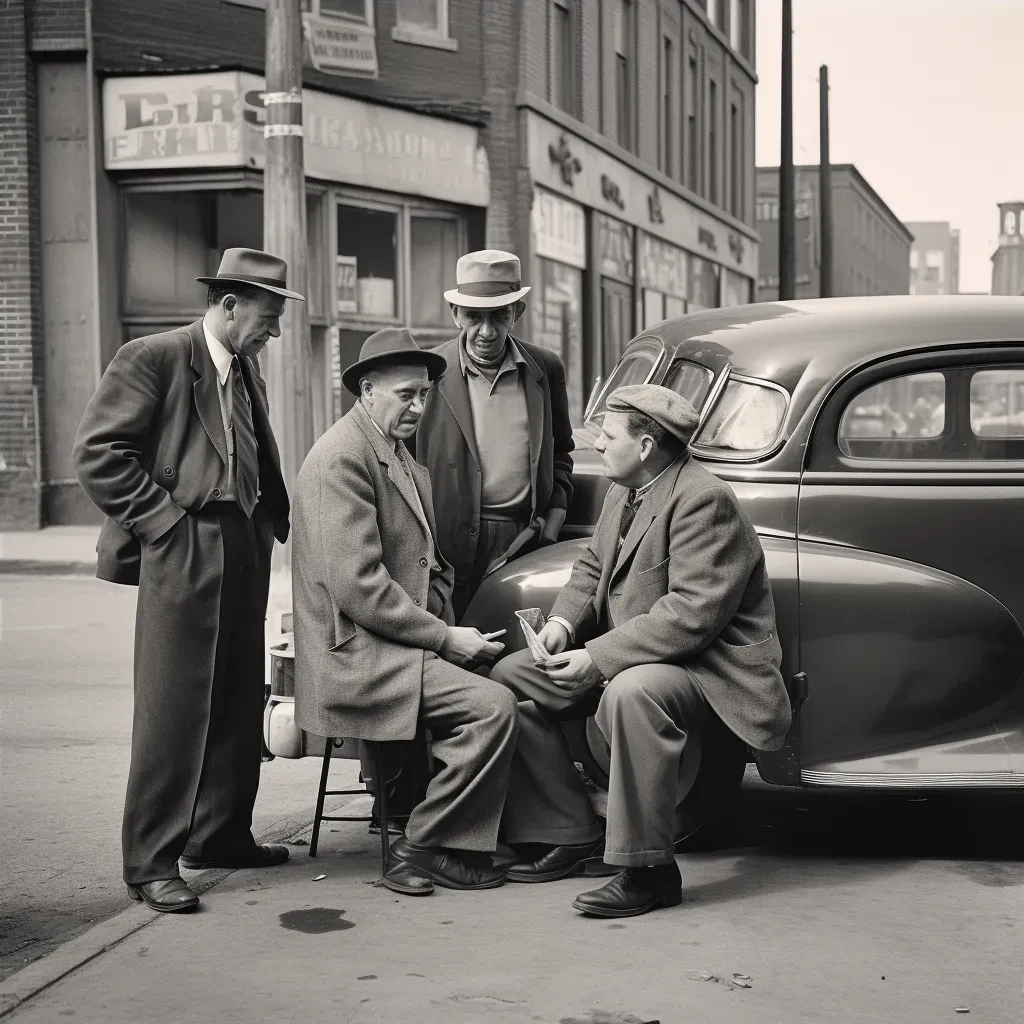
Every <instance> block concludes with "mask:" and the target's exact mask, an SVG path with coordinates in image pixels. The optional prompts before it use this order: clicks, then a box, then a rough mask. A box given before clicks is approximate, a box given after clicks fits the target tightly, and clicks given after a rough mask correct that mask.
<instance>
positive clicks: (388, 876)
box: [381, 845, 434, 896]
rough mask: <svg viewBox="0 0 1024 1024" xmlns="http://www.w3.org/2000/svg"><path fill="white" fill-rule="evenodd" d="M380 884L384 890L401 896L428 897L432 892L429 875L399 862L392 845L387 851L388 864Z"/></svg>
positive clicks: (411, 865)
mask: <svg viewBox="0 0 1024 1024" xmlns="http://www.w3.org/2000/svg"><path fill="white" fill-rule="evenodd" d="M381 882H383V884H384V886H385V888H388V889H390V890H391V891H392V892H397V893H399V894H400V895H402V896H429V895H430V894H431V893H432V892H433V891H434V883H433V882H432V881H431V879H430V875H428V874H427V873H426V872H425V871H423V870H421V869H420V868H418V867H416V865H415V864H410V863H408V862H407V861H404V860H399V859H398V858H397V857H396V856H395V847H394V846H393V845H392V846H391V847H390V848H389V849H388V862H387V866H386V868H385V870H384V875H383V877H382V878H381Z"/></svg>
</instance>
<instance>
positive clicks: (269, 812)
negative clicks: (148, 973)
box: [0, 575, 352, 979]
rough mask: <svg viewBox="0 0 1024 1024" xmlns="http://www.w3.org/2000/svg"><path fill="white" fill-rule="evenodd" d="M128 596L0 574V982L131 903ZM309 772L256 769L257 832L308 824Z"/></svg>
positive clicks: (282, 764) (298, 764)
mask: <svg viewBox="0 0 1024 1024" xmlns="http://www.w3.org/2000/svg"><path fill="white" fill-rule="evenodd" d="M135 598H136V590H135V589H134V588H133V587H121V586H115V585H113V584H110V583H103V582H101V581H99V580H96V579H91V578H89V577H85V576H78V577H52V576H4V575H0V709H2V714H0V758H2V760H0V819H2V822H3V826H2V828H0V863H2V864H3V869H2V870H0V979H3V978H5V977H7V976H8V975H10V974H11V973H12V972H14V971H17V970H19V969H20V968H22V967H24V966H25V964H26V963H28V962H30V961H32V960H35V959H37V958H38V957H40V956H43V955H45V954H46V953H49V952H50V951H51V950H52V949H53V948H55V946H56V945H58V944H59V943H61V942H64V941H67V940H68V939H70V938H73V937H74V936H75V935H77V934H79V933H80V932H82V931H84V930H85V929H87V928H88V927H90V925H91V924H93V923H95V922H97V921H101V920H103V919H104V918H107V917H109V916H110V915H111V914H115V913H117V912H118V911H120V910H122V909H124V908H125V907H127V906H129V905H130V900H129V899H128V897H127V895H126V892H125V887H124V885H123V884H122V882H121V807H122V800H123V797H124V787H125V782H126V780H127V775H128V758H129V749H130V740H131V714H132V640H133V630H134V622H135ZM341 763H342V764H344V765H351V764H352V762H348V761H345V762H341ZM337 776H338V778H342V777H343V770H340V769H339V770H337ZM318 778H319V762H318V760H317V759H316V758H307V759H305V760H302V761H282V760H275V761H271V762H268V763H267V764H265V765H264V766H263V778H262V784H261V787H260V795H259V799H258V801H257V804H256V815H255V820H254V823H253V828H254V832H255V834H256V835H257V836H260V834H261V833H262V832H264V831H265V830H266V829H268V828H270V827H271V826H276V825H281V826H282V828H281V829H279V830H278V831H277V835H278V836H280V835H285V834H287V833H288V829H287V823H288V822H289V821H293V822H294V828H298V827H299V826H301V825H302V824H303V823H304V822H305V821H308V820H309V819H311V818H312V813H313V806H314V803H315V799H316V788H317V782H318ZM333 779H334V775H333V774H332V782H333ZM325 827H326V826H325ZM294 828H293V829H292V830H293V831H294Z"/></svg>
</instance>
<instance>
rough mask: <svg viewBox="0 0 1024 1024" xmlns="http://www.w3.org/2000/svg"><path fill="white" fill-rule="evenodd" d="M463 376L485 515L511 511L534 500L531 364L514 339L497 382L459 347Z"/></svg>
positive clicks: (507, 351)
mask: <svg viewBox="0 0 1024 1024" xmlns="http://www.w3.org/2000/svg"><path fill="white" fill-rule="evenodd" d="M459 359H460V363H461V366H462V375H463V377H464V378H465V380H466V388H467V390H468V391H469V405H470V409H471V410H472V413H473V432H474V433H475V434H476V447H477V454H478V455H479V458H480V511H481V513H487V512H511V511H514V510H517V509H519V508H521V507H522V506H524V505H525V504H526V503H527V502H529V500H530V476H531V474H530V418H529V413H528V411H527V407H526V389H525V386H524V383H523V372H524V370H525V367H526V360H525V359H524V358H523V354H522V352H520V351H519V348H518V346H517V345H516V343H515V342H514V341H513V340H512V339H511V338H509V339H508V348H507V350H506V353H505V361H504V362H503V363H502V364H501V366H500V367H499V368H498V372H497V373H496V374H495V375H494V379H493V380H491V379H488V377H487V375H486V374H485V373H483V371H482V370H481V369H480V368H479V367H478V366H477V365H476V364H475V363H474V362H473V359H472V357H471V356H470V355H469V354H468V353H467V352H466V346H465V343H463V344H462V345H460V346H459Z"/></svg>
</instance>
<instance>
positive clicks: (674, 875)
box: [572, 861, 683, 917]
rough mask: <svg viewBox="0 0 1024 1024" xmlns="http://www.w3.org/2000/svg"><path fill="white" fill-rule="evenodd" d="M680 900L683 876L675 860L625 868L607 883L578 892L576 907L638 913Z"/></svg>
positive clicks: (602, 914)
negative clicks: (587, 890)
mask: <svg viewBox="0 0 1024 1024" xmlns="http://www.w3.org/2000/svg"><path fill="white" fill-rule="evenodd" d="M682 902H683V879H682V876H681V875H680V874H679V867H678V865H677V864H676V862H675V861H673V862H672V863H671V864H659V865H657V866H656V867H649V868H626V870H625V871H622V872H621V873H620V874H618V875H616V876H615V877H614V878H613V879H612V880H611V881H610V882H609V883H608V884H607V885H603V886H601V888H600V889H593V890H591V891H590V892H584V893H580V895H579V896H577V897H576V899H574V900H573V901H572V905H573V906H574V907H575V908H576V909H577V910H582V911H583V913H584V914H592V915H593V916H594V917H637V916H638V915H640V914H646V913H647V912H648V911H651V910H657V909H658V908H659V907H678V906H679V904H680V903H682Z"/></svg>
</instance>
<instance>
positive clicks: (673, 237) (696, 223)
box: [527, 110, 758, 278]
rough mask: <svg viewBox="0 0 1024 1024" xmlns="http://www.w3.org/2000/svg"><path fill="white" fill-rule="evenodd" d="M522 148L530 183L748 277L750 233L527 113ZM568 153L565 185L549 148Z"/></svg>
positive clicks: (752, 248)
mask: <svg viewBox="0 0 1024 1024" xmlns="http://www.w3.org/2000/svg"><path fill="white" fill-rule="evenodd" d="M527 146H528V154H529V156H528V159H529V167H530V175H531V177H532V179H533V181H534V182H535V183H536V184H538V185H541V186H543V187H545V188H549V189H551V190H552V191H553V192H556V193H560V194H562V195H569V194H571V195H572V197H573V198H574V199H575V200H576V201H577V202H578V203H581V204H582V205H583V206H584V207H589V208H591V209H593V210H597V211H599V212H601V213H606V214H609V215H611V216H613V217H615V218H617V219H619V220H623V221H627V222H628V223H630V224H632V225H633V226H634V227H638V228H641V229H642V230H644V231H646V232H652V233H653V234H655V235H657V236H659V237H660V238H662V239H664V240H665V241H667V242H670V243H672V244H674V245H677V246H680V247H682V248H683V249H686V250H688V251H689V252H692V253H699V254H704V255H706V256H708V257H709V258H710V259H712V260H714V261H715V262H717V263H719V264H721V265H723V266H726V267H729V268H731V269H732V270H735V271H738V272H739V273H741V274H743V275H745V276H746V277H750V278H754V277H756V275H757V270H758V243H757V238H756V236H755V235H754V234H753V232H752V231H751V230H750V229H749V228H747V229H746V230H745V231H744V230H741V229H739V228H738V227H737V226H736V225H735V224H734V223H731V222H730V221H727V220H726V219H725V218H724V217H723V218H719V217H716V216H715V215H714V214H713V213H711V212H708V211H706V210H704V209H702V208H701V207H699V206H697V205H696V204H694V203H692V202H689V201H687V200H686V199H684V198H683V197H682V196H681V195H678V194H677V193H675V192H673V191H671V190H670V189H668V188H667V187H665V186H664V185H663V184H655V183H654V182H653V181H652V180H651V179H650V178H648V177H647V176H645V175H643V174H641V173H640V172H639V171H637V170H635V169H634V168H633V167H631V166H629V165H627V164H625V163H623V162H622V161H620V160H618V159H616V158H615V157H614V156H612V155H611V154H610V153H608V152H606V151H605V150H604V149H602V148H600V147H599V146H596V145H594V144H593V143H591V142H589V141H587V140H585V139H581V138H577V137H575V136H572V135H568V134H567V133H566V131H565V129H564V128H562V127H561V126H560V125H557V124H554V123H553V122H551V121H548V120H547V119H546V118H544V117H542V116H541V115H540V114H538V113H536V112H535V111H532V110H530V111H527ZM552 147H554V149H555V150H564V151H566V152H570V151H571V153H572V155H573V157H574V158H575V160H576V162H577V163H578V164H579V169H578V171H577V173H576V174H575V175H574V177H573V180H572V184H571V186H569V185H567V184H566V183H565V181H563V179H562V175H561V174H560V172H559V167H558V165H557V164H555V163H553V162H552V156H551V152H550V150H551V148H552Z"/></svg>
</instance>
